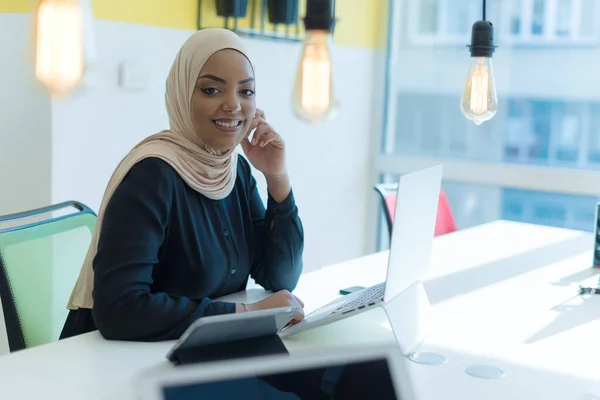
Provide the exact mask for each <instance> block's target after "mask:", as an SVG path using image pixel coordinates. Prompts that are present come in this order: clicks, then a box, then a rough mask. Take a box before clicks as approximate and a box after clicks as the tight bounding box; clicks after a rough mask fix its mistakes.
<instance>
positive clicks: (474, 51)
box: [460, 0, 498, 125]
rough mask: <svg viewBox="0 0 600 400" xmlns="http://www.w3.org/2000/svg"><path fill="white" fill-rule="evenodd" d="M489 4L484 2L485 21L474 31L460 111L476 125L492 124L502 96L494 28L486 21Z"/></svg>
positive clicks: (474, 26)
mask: <svg viewBox="0 0 600 400" xmlns="http://www.w3.org/2000/svg"><path fill="white" fill-rule="evenodd" d="M485 14H486V0H483V19H482V20H481V21H477V22H475V23H474V24H473V28H472V30H471V44H470V45H469V46H467V47H469V50H470V51H471V62H470V65H469V72H468V74H467V80H466V82H465V87H464V90H463V93H462V97H461V99H460V109H461V110H462V112H463V114H464V115H465V117H466V118H467V119H469V120H471V121H473V122H474V123H475V124H476V125H481V124H482V123H483V122H485V121H488V120H490V119H491V118H492V117H493V116H494V115H496V111H497V109H498V95H497V93H496V84H495V82H494V71H493V69H492V55H493V54H494V49H495V48H496V46H494V26H493V25H492V23H491V22H490V21H487V20H486V18H485V17H486V16H485Z"/></svg>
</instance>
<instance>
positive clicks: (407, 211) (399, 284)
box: [279, 165, 443, 337]
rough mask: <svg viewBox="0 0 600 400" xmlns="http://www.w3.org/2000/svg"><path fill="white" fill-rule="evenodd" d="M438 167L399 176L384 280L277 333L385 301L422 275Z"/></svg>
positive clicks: (437, 187)
mask: <svg viewBox="0 0 600 400" xmlns="http://www.w3.org/2000/svg"><path fill="white" fill-rule="evenodd" d="M442 171H443V168H442V165H436V166H433V167H430V168H426V169H423V170H420V171H416V172H412V173H408V174H405V175H402V176H401V177H400V180H399V182H398V192H397V198H396V213H395V218H394V226H393V229H392V238H391V243H390V255H389V261H388V268H387V275H386V280H385V282H382V283H379V284H377V285H374V286H371V287H368V288H365V289H363V290H360V291H358V292H354V293H352V294H350V295H347V296H344V297H342V298H341V299H338V300H336V301H334V302H332V303H330V304H328V305H325V306H324V307H321V308H319V309H317V310H315V311H313V312H312V313H310V314H308V315H307V316H306V317H305V318H304V320H302V321H301V322H299V323H298V324H295V325H291V326H287V327H286V328H284V329H282V330H281V332H280V333H279V335H280V336H281V337H285V336H289V335H293V334H296V333H298V332H301V331H304V330H306V329H309V328H314V327H317V326H321V325H324V324H328V323H330V322H333V321H337V320H340V319H343V318H347V317H349V316H352V315H356V314H358V313H360V312H364V311H367V310H369V309H371V308H373V307H377V306H380V305H382V304H387V303H389V302H390V300H392V299H394V298H395V297H397V296H398V295H399V294H401V293H403V292H404V291H405V290H406V289H407V288H409V287H411V286H412V285H413V284H414V283H415V282H420V281H422V280H423V279H424V278H425V276H426V274H427V271H428V269H429V262H430V253H431V246H432V244H433V236H434V233H435V223H436V219H437V209H438V202H439V196H440V190H441V184H442ZM357 284H360V282H357Z"/></svg>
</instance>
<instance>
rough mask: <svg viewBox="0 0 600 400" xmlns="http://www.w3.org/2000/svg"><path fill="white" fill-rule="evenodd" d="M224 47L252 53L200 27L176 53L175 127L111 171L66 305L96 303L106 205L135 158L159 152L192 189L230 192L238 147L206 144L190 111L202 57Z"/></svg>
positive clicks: (229, 36) (227, 34)
mask: <svg viewBox="0 0 600 400" xmlns="http://www.w3.org/2000/svg"><path fill="white" fill-rule="evenodd" d="M223 49H234V50H237V51H239V52H240V53H242V54H244V55H245V56H246V57H247V58H248V59H249V57H248V55H247V53H246V51H245V49H244V46H243V44H242V42H241V40H240V38H239V37H238V36H237V35H236V34H235V33H233V32H231V31H229V30H226V29H204V30H201V31H198V32H196V33H194V34H193V35H192V36H190V37H189V38H188V40H187V41H186V42H185V43H184V44H183V46H182V47H181V50H179V53H177V56H176V58H175V61H174V62H173V66H172V67H171V71H170V72H169V76H168V78H167V85H166V86H167V87H166V93H165V102H166V106H167V113H168V115H169V125H170V127H171V129H170V130H168V131H162V132H160V133H157V134H155V135H152V136H150V137H148V138H146V139H144V140H143V141H141V142H140V143H139V144H137V145H136V146H135V147H134V148H133V149H132V150H131V151H130V152H129V154H127V155H126V156H125V158H123V160H122V161H121V162H120V163H119V165H118V166H117V169H116V170H115V171H114V172H113V175H112V176H111V178H110V180H109V182H108V186H107V188H106V191H105V192H104V197H103V199H102V204H101V206H100V210H99V212H98V220H97V222H96V229H95V231H94V234H93V236H92V242H91V244H90V247H89V249H88V252H87V255H86V257H85V261H84V263H83V266H82V268H81V271H80V273H79V278H78V279H77V283H76V284H75V288H74V289H73V292H72V294H71V298H70V299H69V304H68V306H67V308H68V309H70V310H76V309H78V308H89V309H91V308H92V306H93V299H92V288H93V284H94V271H93V269H92V262H93V260H94V257H95V256H96V250H97V247H98V238H99V237H100V229H101V228H102V219H103V217H104V211H105V209H106V206H107V204H108V203H109V201H110V198H111V196H112V195H113V193H114V191H115V190H116V188H117V186H119V184H120V183H121V181H122V180H123V178H125V176H126V175H127V173H128V172H129V170H130V169H131V168H132V167H133V166H134V165H135V164H137V163H138V162H140V161H141V160H143V159H145V158H148V157H157V158H160V159H162V160H164V161H165V162H167V163H168V164H169V165H171V166H172V167H173V168H174V169H175V171H177V173H178V174H179V175H180V176H181V178H182V179H183V180H184V181H185V182H186V183H187V184H188V185H189V186H190V187H191V188H192V189H194V190H196V191H197V192H199V193H202V194H203V195H204V196H206V197H208V198H210V199H213V200H218V199H222V198H224V197H226V196H227V195H229V193H231V190H232V189H233V186H234V184H235V179H236V168H237V154H236V153H235V150H234V149H231V150H229V151H227V152H226V153H219V152H217V151H214V150H212V149H209V148H207V147H206V146H205V145H204V143H203V142H202V141H201V140H200V138H198V135H196V133H195V130H194V126H193V124H192V119H191V113H190V104H191V99H192V93H193V91H194V88H195V86H196V79H197V77H198V75H199V74H200V71H201V70H202V67H203V66H204V63H205V62H206V61H207V60H208V58H209V57H210V56H211V55H213V54H214V53H216V52H217V51H219V50H223Z"/></svg>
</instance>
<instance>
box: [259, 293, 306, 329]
mask: <svg viewBox="0 0 600 400" xmlns="http://www.w3.org/2000/svg"><path fill="white" fill-rule="evenodd" d="M247 307H248V311H258V310H266V309H269V308H280V307H296V308H298V309H299V310H300V311H298V312H297V313H296V315H294V318H293V320H292V322H293V323H297V322H300V321H302V319H304V311H303V310H302V309H303V308H304V303H303V302H302V300H300V299H299V298H297V297H296V296H294V295H293V294H291V293H290V292H289V291H287V290H280V291H279V292H277V293H274V294H272V295H271V296H269V297H267V298H266V299H263V300H261V301H258V302H256V303H252V304H247Z"/></svg>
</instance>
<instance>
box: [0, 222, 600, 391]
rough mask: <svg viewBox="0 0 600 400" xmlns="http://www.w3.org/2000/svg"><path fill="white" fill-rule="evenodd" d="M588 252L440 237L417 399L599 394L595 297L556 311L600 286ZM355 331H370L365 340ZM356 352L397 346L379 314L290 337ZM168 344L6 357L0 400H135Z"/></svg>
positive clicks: (484, 229)
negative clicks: (484, 365)
mask: <svg viewBox="0 0 600 400" xmlns="http://www.w3.org/2000/svg"><path fill="white" fill-rule="evenodd" d="M591 243H592V239H591V235H589V234H582V233H580V232H576V231H570V230H562V229H554V228H547V227H540V226H533V225H526V224H519V223H509V222H502V221H499V222H494V223H490V224H486V225H482V226H479V227H476V228H473V229H469V230H464V231H459V232H456V233H453V234H450V235H446V236H442V237H439V238H437V239H436V240H435V244H434V249H433V255H432V268H431V274H430V277H429V279H428V281H427V282H426V287H427V289H428V293H429V296H430V299H431V300H432V302H433V303H434V308H435V311H436V312H437V313H438V314H439V315H440V317H441V321H442V323H443V325H442V327H441V328H440V329H439V330H438V331H437V332H436V333H435V334H434V335H432V336H431V337H430V338H428V340H427V341H426V343H425V345H424V348H425V349H433V350H436V351H438V352H441V353H443V354H445V355H446V356H448V358H449V361H448V363H446V364H444V365H442V366H437V367H428V366H423V365H418V364H414V363H411V364H410V365H411V367H410V368H411V371H412V373H413V376H414V379H415V380H416V385H417V387H418V390H419V394H420V395H421V398H422V399H439V398H455V397H454V396H449V394H451V393H456V394H457V395H459V396H460V398H467V399H471V398H472V399H496V398H498V399H500V398H502V399H507V398H510V399H521V398H523V399H525V398H526V399H532V398H536V399H537V398H545V399H561V400H563V399H570V398H574V399H580V398H582V396H583V395H584V394H585V393H588V392H589V391H590V390H592V389H593V387H594V386H597V387H598V390H597V392H598V395H600V370H599V369H598V367H597V366H596V365H594V364H595V363H596V360H598V359H600V346H597V341H598V337H599V336H600V322H599V321H598V319H600V297H598V296H596V297H597V298H590V299H588V300H585V301H582V300H581V299H579V298H577V299H574V300H572V301H571V303H568V304H569V306H570V307H571V308H570V309H569V308H568V307H564V306H561V307H559V308H554V309H553V307H555V306H557V305H558V304H560V303H562V302H564V301H566V300H568V299H569V298H572V297H573V295H574V293H575V292H576V286H577V283H579V282H580V281H582V280H583V279H586V278H589V277H592V276H593V278H592V279H595V276H594V275H595V271H593V270H591V268H590V262H591V248H592V247H591V246H592V245H591ZM386 261H387V254H386V252H383V253H378V254H374V255H370V256H367V257H362V258H359V259H356V260H351V261H348V262H345V263H340V264H337V265H333V266H330V267H326V268H323V269H321V270H318V271H315V272H311V273H308V274H305V275H303V276H302V278H301V281H300V283H299V285H298V288H297V290H296V291H295V293H296V294H297V295H298V296H299V297H300V298H302V299H303V300H304V302H305V305H306V309H307V311H311V310H312V309H314V308H316V307H318V306H319V305H321V304H324V303H325V302H327V301H330V300H332V299H334V298H335V297H337V291H338V289H340V288H342V287H347V286H353V285H357V284H360V285H364V286H368V285H371V284H375V283H378V282H380V281H381V280H382V279H383V277H384V276H385V268H386ZM593 283H595V282H593ZM262 295H264V294H263V292H262V291H260V290H249V291H248V292H247V293H246V294H245V296H246V297H247V298H248V299H252V298H253V297H254V298H256V297H260V296H262ZM596 316H598V317H596ZM358 325H360V326H361V328H364V329H365V330H367V333H362V334H361V335H358V334H357V333H356V326H358ZM584 325H585V326H584ZM361 343H390V344H393V343H394V337H393V335H392V333H391V331H390V329H389V325H388V324H387V323H386V319H385V316H384V313H383V312H382V310H373V311H370V312H367V313H363V314H360V315H357V316H355V317H353V318H348V319H346V320H342V321H339V322H337V323H335V324H331V325H329V326H324V327H321V328H318V329H315V330H313V331H307V332H304V333H302V334H300V335H297V336H293V337H291V338H287V339H286V340H285V344H286V346H287V347H288V349H289V350H290V352H291V353H294V352H297V351H301V350H303V349H308V348H319V347H324V346H342V345H344V346H345V345H358V344H361ZM171 345H172V343H171V342H163V343H129V342H109V341H105V340H103V339H102V338H101V337H100V335H99V334H98V333H97V332H94V333H91V334H87V335H82V336H79V337H75V338H72V339H69V340H64V341H61V342H58V343H53V344H50V345H46V346H41V347H38V348H33V349H29V350H26V351H22V352H18V353H14V354H11V355H8V356H2V357H0V398H30V397H31V398H36V396H39V395H40V394H42V395H43V396H44V398H61V399H69V398H73V399H75V398H88V399H130V398H132V391H131V390H132V388H131V386H132V383H133V378H134V377H135V376H136V375H137V374H139V373H141V372H143V371H144V370H147V369H149V368H171V366H170V365H169V364H168V363H167V362H166V361H165V358H164V356H165V354H166V353H167V350H168V349H169V347H170V346H171ZM594 346H595V347H596V348H598V350H595V349H594ZM487 360H492V361H493V364H494V365H497V366H500V367H502V368H503V369H504V370H505V371H506V373H507V376H506V377H505V378H504V379H501V380H494V381H492V380H490V381H484V380H480V379H475V378H472V377H469V376H467V375H466V374H464V372H463V370H464V367H465V366H466V365H468V364H470V363H475V362H483V361H487ZM432 381H435V384H431V382H432Z"/></svg>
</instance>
